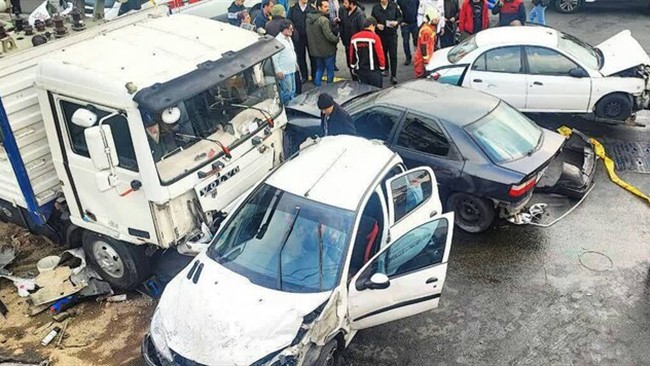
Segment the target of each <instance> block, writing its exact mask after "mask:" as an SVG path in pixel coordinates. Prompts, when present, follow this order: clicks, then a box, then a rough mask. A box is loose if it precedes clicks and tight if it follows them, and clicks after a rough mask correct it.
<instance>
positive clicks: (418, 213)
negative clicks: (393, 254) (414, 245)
mask: <svg viewBox="0 0 650 366" xmlns="http://www.w3.org/2000/svg"><path fill="white" fill-rule="evenodd" d="M385 189H386V192H387V196H388V224H389V225H388V227H389V228H390V231H389V235H390V238H398V237H400V236H402V235H404V234H405V233H407V232H408V231H410V230H411V229H413V228H415V227H416V226H419V225H421V224H422V223H423V222H426V221H428V220H429V219H431V218H432V217H434V216H436V215H438V214H440V213H441V212H442V203H441V202H440V196H439V195H438V182H437V181H436V176H435V175H434V174H433V170H432V169H431V168H429V167H425V166H422V167H417V168H414V169H411V170H408V171H406V172H403V173H401V174H398V175H396V176H394V177H392V178H391V179H389V180H387V181H386V187H385ZM389 241H390V239H389Z"/></svg>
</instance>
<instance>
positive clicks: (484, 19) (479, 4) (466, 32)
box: [458, 0, 490, 39]
mask: <svg viewBox="0 0 650 366" xmlns="http://www.w3.org/2000/svg"><path fill="white" fill-rule="evenodd" d="M489 26H490V15H489V12H488V4H487V0H467V1H465V2H463V6H461V8H460V16H459V20H458V29H459V30H460V34H461V39H465V38H467V37H469V36H470V35H472V34H476V33H478V32H480V31H482V30H483V29H487V28H488V27H489Z"/></svg>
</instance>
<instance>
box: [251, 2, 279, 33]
mask: <svg viewBox="0 0 650 366" xmlns="http://www.w3.org/2000/svg"><path fill="white" fill-rule="evenodd" d="M261 6H262V11H261V12H260V13H259V14H257V16H256V17H255V20H253V23H255V27H257V28H258V29H259V28H262V29H264V26H265V25H266V22H268V21H269V20H271V9H273V6H275V3H274V2H273V0H262V5H261Z"/></svg>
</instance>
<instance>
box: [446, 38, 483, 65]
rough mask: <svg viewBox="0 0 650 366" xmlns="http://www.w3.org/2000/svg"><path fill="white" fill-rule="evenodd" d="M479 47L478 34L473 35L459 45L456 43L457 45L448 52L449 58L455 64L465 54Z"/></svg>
mask: <svg viewBox="0 0 650 366" xmlns="http://www.w3.org/2000/svg"><path fill="white" fill-rule="evenodd" d="M477 48H478V46H477V45H476V36H471V37H469V38H466V39H465V40H464V41H462V42H460V43H459V44H458V45H456V47H454V48H452V49H451V50H450V51H449V53H448V54H447V60H448V61H449V62H451V63H452V64H455V63H456V62H458V61H460V60H462V59H463V57H465V55H467V54H468V53H470V52H472V51H474V50H475V49H477Z"/></svg>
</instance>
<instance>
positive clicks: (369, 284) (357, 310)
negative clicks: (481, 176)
mask: <svg viewBox="0 0 650 366" xmlns="http://www.w3.org/2000/svg"><path fill="white" fill-rule="evenodd" d="M453 227H454V214H453V213H451V212H450V213H446V214H443V215H438V216H436V217H435V218H433V219H428V220H424V221H423V222H422V223H421V225H419V226H417V227H415V228H413V229H412V230H410V231H409V232H407V233H405V234H404V235H402V236H400V237H398V238H396V240H393V241H392V242H390V243H389V244H388V245H386V246H385V247H384V248H383V249H382V250H381V251H380V252H379V253H377V254H376V255H375V256H374V257H373V258H372V259H371V260H370V261H369V262H368V263H366V265H365V266H364V267H363V268H362V269H361V270H360V271H359V272H358V273H357V275H355V276H354V277H353V278H352V281H351V282H350V284H349V286H350V288H349V301H348V313H349V315H350V319H351V320H352V323H351V327H352V329H364V328H368V327H372V326H375V325H379V324H383V323H387V322H390V321H393V320H397V319H402V318H406V317H408V316H411V315H415V314H419V313H421V312H424V311H427V310H431V309H434V308H436V307H438V301H439V298H440V294H441V293H442V287H443V284H444V283H445V276H446V274H447V260H448V259H449V252H450V249H451V240H452V234H453Z"/></svg>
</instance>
